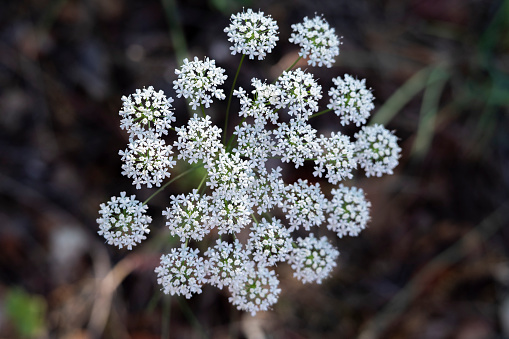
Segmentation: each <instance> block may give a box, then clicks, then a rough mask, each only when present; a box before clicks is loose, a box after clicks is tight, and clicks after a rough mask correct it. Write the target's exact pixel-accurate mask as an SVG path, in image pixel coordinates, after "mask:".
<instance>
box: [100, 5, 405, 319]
mask: <svg viewBox="0 0 509 339" xmlns="http://www.w3.org/2000/svg"><path fill="white" fill-rule="evenodd" d="M292 29H293V33H292V34H291V37H290V42H292V43H295V44H297V45H298V46H300V52H299V59H300V58H306V59H307V61H308V64H309V65H311V66H316V65H317V66H326V67H331V66H332V63H333V62H334V59H335V57H337V56H338V55H339V46H340V44H341V41H340V38H339V37H338V36H337V35H336V34H335V31H334V29H333V28H331V27H329V24H328V23H327V21H326V20H325V19H324V18H323V17H322V16H316V17H314V18H313V19H308V18H307V17H306V18H304V20H303V22H302V23H298V24H295V25H292ZM225 32H226V33H227V36H228V40H229V41H230V42H231V43H232V46H231V48H230V49H231V53H232V54H233V55H236V54H242V59H241V64H242V60H243V58H244V56H246V55H247V56H248V57H249V58H250V59H255V57H256V58H257V59H258V60H263V59H264V58H265V56H266V54H267V53H270V52H271V51H272V49H273V48H274V47H275V46H276V42H277V41H278V40H279V38H278V26H277V24H276V22H275V21H274V20H273V19H272V18H271V17H270V16H266V15H264V13H262V12H254V11H252V10H251V9H248V10H247V11H243V12H242V13H238V14H236V15H232V17H231V23H230V25H229V26H228V27H227V28H225ZM238 70H240V67H239V68H238ZM237 72H238V71H237ZM175 74H176V76H177V77H176V79H175V81H174V82H173V84H174V90H175V92H176V96H177V97H178V98H180V97H184V98H186V99H187V100H188V102H189V105H190V106H191V107H192V109H193V110H195V109H198V112H197V114H194V115H193V116H192V117H191V118H190V119H189V120H188V121H187V122H186V123H185V124H183V125H182V126H181V127H176V126H174V123H175V117H174V114H173V108H172V105H171V104H172V102H173V99H172V98H170V97H167V96H166V95H165V94H164V93H163V92H162V91H156V90H154V88H153V87H152V86H149V87H147V88H143V89H141V90H140V89H139V90H136V93H134V94H131V95H129V96H127V97H126V96H124V97H122V101H123V106H122V109H121V110H120V112H119V113H120V117H121V120H120V127H121V128H122V129H124V130H126V132H127V133H128V134H129V143H128V145H127V148H126V149H125V150H121V151H120V152H119V154H120V155H121V158H122V162H123V163H122V174H123V175H125V176H127V177H129V178H131V179H132V180H133V185H134V186H135V187H136V188H137V189H140V188H141V187H142V186H147V187H148V188H150V187H152V186H156V187H160V186H163V187H162V188H164V187H166V185H167V184H169V183H171V180H169V181H168V180H167V179H169V178H170V177H171V175H172V172H171V171H170V170H171V169H172V168H173V167H174V166H175V165H176V162H177V161H181V162H187V163H189V164H193V166H195V167H193V168H198V167H203V168H204V169H205V176H204V177H203V180H202V181H201V183H200V184H199V185H197V187H196V188H195V189H193V190H192V191H191V192H188V193H184V194H178V195H172V196H170V197H169V205H168V207H167V208H166V209H165V210H164V211H163V216H165V217H166V220H167V221H166V226H167V227H168V228H169V231H170V235H171V236H173V237H177V238H178V239H179V240H180V246H177V247H175V248H172V249H171V250H170V251H169V253H167V254H163V255H162V256H161V263H160V265H159V266H158V267H157V268H156V269H155V272H156V273H157V281H158V283H159V284H160V285H161V289H162V291H163V292H164V293H167V294H171V295H183V296H185V297H186V298H190V297H191V296H192V295H193V294H196V293H201V292H202V286H203V285H204V284H206V283H209V284H211V285H213V286H216V287H218V288H221V289H222V288H225V287H226V288H227V289H228V290H229V293H230V298H229V301H230V302H231V303H232V304H233V305H235V306H236V307H237V308H238V309H239V310H244V311H248V312H250V313H251V314H255V313H256V312H258V311H261V310H263V311H265V310H268V309H269V308H270V307H271V306H272V305H274V303H276V301H277V300H278V297H279V294H280V292H281V289H280V287H279V280H278V275H277V273H276V271H275V267H276V266H277V265H278V264H281V263H284V262H287V263H288V264H289V265H290V266H291V268H292V269H293V271H294V276H295V278H297V279H299V280H300V281H302V282H303V283H318V284H320V283H321V282H322V281H323V280H324V279H325V278H327V277H328V276H329V275H330V274H331V272H332V270H333V268H334V267H335V266H336V259H337V257H338V255H339V252H338V250H337V249H336V248H334V246H333V245H332V244H331V243H330V242H329V240H328V238H327V237H326V236H325V235H323V232H321V230H323V228H321V226H323V225H326V228H325V230H327V229H328V230H330V231H332V232H334V233H336V234H337V236H338V237H339V238H341V237H344V236H357V235H358V234H359V233H360V232H361V231H362V230H363V229H364V228H366V225H367V223H368V221H369V218H370V217H369V209H370V206H371V204H370V202H369V201H367V200H366V197H365V194H364V192H363V190H362V189H360V188H356V187H348V186H346V185H344V184H343V181H344V180H345V179H351V178H352V177H353V171H354V170H356V169H358V168H360V169H363V170H364V172H365V174H366V176H368V177H369V176H381V175H383V174H392V173H393V169H394V168H395V167H396V165H397V164H398V159H399V157H400V151H401V149H400V148H399V146H398V144H397V138H396V136H395V135H394V134H393V133H391V132H390V131H388V130H387V129H385V127H383V126H382V125H373V126H362V125H364V124H365V123H366V122H367V119H368V118H369V116H370V112H371V110H372V109H373V108H374V105H373V100H374V98H373V95H372V93H371V90H370V89H368V88H366V81H365V79H362V80H357V79H355V78H353V77H352V76H350V75H348V74H345V75H344V76H342V77H341V76H338V77H336V78H334V79H332V81H333V83H334V87H332V88H330V89H329V91H328V94H329V104H328V105H327V108H326V109H324V110H323V111H319V100H320V99H321V98H322V96H323V94H322V87H321V86H320V85H319V84H318V82H317V81H316V79H315V78H314V76H313V75H312V74H311V73H309V72H308V71H306V70H302V69H300V68H297V69H293V66H292V67H290V68H289V69H288V70H286V71H283V72H282V74H281V75H280V76H279V77H278V78H277V79H275V80H274V81H273V82H272V83H268V82H267V81H265V80H262V79H256V78H253V79H252V81H251V85H252V89H250V90H245V89H243V88H242V87H238V88H235V83H234V84H233V86H232V90H231V94H232V95H233V97H236V98H238V100H239V102H240V108H239V110H238V114H239V116H240V117H241V118H242V119H243V120H242V123H241V124H239V125H238V126H236V127H235V129H234V132H233V134H232V135H230V136H227V135H224V134H223V131H222V129H221V128H219V127H217V126H215V125H214V124H213V123H212V120H211V119H210V116H209V115H207V111H206V109H207V108H209V107H210V105H211V104H213V102H214V100H216V99H217V100H224V99H225V98H226V95H225V94H224V91H223V89H222V88H221V86H222V85H223V84H224V81H225V80H226V78H227V75H226V72H225V70H224V69H222V68H221V67H218V66H216V64H215V61H214V60H212V59H209V58H207V57H205V58H204V59H203V60H200V59H199V58H197V57H195V58H194V59H193V60H192V61H189V60H188V59H185V60H184V62H183V65H182V67H181V68H180V69H177V70H175ZM229 100H231V96H230V98H229ZM229 106H230V105H229V104H228V107H229ZM329 111H330V112H334V113H335V114H336V115H338V116H339V117H340V120H341V125H347V124H349V123H354V124H355V125H356V126H357V127H361V126H362V127H361V129H360V130H359V131H358V132H357V133H355V135H354V138H353V140H352V139H351V138H350V137H349V136H347V135H345V134H342V133H341V132H340V131H335V132H332V133H330V135H323V134H320V135H319V134H318V131H317V130H316V129H314V128H313V127H312V126H311V125H310V124H309V120H310V119H312V118H315V117H317V116H319V115H321V114H323V113H327V112H329ZM227 114H228V113H227ZM285 115H287V116H286V117H285ZM227 117H228V115H226V118H227ZM171 131H174V132H175V137H174V138H173V140H174V141H173V143H170V144H167V143H166V141H165V139H164V137H165V136H167V135H169V134H170V132H171ZM222 137H223V138H222ZM222 139H223V141H222ZM174 152H175V153H176V155H175V156H176V158H174ZM274 158H276V159H280V161H281V162H283V163H291V164H293V165H294V166H295V168H298V167H300V166H303V165H304V163H305V162H312V163H314V172H313V175H314V176H315V177H318V178H322V177H323V178H324V179H326V180H327V181H328V182H329V183H330V185H332V186H333V188H332V189H331V190H330V191H329V192H323V190H322V187H321V186H320V184H319V183H318V182H315V183H312V182H310V181H308V180H302V179H298V180H297V181H295V182H293V183H288V182H285V181H284V180H283V175H282V169H281V167H279V166H276V167H270V166H269V165H268V159H274ZM272 163H273V162H271V164H272ZM165 181H166V183H165ZM163 183H164V185H163ZM162 188H161V189H160V190H159V191H158V192H160V191H161V190H162ZM148 200H150V198H149V199H148ZM148 200H147V201H145V202H144V203H142V202H140V201H138V200H137V199H136V197H135V196H134V195H132V196H130V197H128V196H127V195H126V193H125V192H122V193H120V196H118V197H112V198H111V200H110V201H108V202H107V203H105V204H101V205H100V211H99V214H100V218H98V219H97V222H98V224H99V232H98V233H99V234H100V235H102V236H104V238H105V239H106V241H107V242H108V244H110V245H114V246H118V247H119V248H122V247H126V248H127V249H129V250H131V249H132V247H133V246H136V245H137V244H138V243H140V242H141V241H142V240H145V239H146V235H147V234H148V233H149V224H150V222H151V221H152V219H151V217H150V216H148V215H147V214H146V213H147V209H148V207H147V202H148ZM325 232H327V231H325ZM318 233H322V235H321V236H318V235H317V234H318ZM241 234H242V236H239V235H241ZM239 239H247V240H246V241H243V242H241V241H240V240H239ZM197 242H204V243H203V244H200V246H198V245H197ZM198 247H200V248H204V247H208V249H207V250H205V251H204V252H203V253H200V251H199V250H198Z"/></svg>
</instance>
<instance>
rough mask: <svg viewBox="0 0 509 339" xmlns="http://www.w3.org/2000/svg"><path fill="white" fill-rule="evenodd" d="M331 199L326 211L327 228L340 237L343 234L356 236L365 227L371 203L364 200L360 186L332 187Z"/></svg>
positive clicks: (341, 185)
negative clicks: (327, 214) (327, 215)
mask: <svg viewBox="0 0 509 339" xmlns="http://www.w3.org/2000/svg"><path fill="white" fill-rule="evenodd" d="M331 193H332V196H333V197H332V200H331V201H330V203H329V207H328V208H327V212H329V213H330V214H329V218H328V219H327V221H328V222H329V224H328V225H327V228H328V229H329V230H331V231H333V232H336V233H337V234H338V237H340V238H342V237H343V236H345V235H349V236H357V235H359V233H360V232H361V231H362V230H363V229H365V228H366V225H367V223H368V221H369V208H370V207H371V203H370V202H369V201H367V200H366V197H365V195H364V191H363V190H362V188H357V187H350V188H349V187H346V186H343V184H340V185H339V187H338V188H337V189H332V191H331Z"/></svg>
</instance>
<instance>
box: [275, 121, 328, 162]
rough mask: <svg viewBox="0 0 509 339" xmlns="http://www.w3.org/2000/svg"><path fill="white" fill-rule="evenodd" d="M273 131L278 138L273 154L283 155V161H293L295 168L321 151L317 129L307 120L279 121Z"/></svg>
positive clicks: (276, 155)
mask: <svg viewBox="0 0 509 339" xmlns="http://www.w3.org/2000/svg"><path fill="white" fill-rule="evenodd" d="M272 133H273V134H274V136H275V138H276V146H275V148H274V149H273V152H272V156H274V157H278V156H281V161H283V162H293V163H294V164H295V168H299V167H300V166H303V165H304V161H305V160H306V159H313V158H314V157H315V156H316V154H318V153H319V152H320V145H319V143H318V141H317V139H316V130H315V129H314V128H313V127H311V125H309V124H308V123H306V122H305V121H302V120H299V119H292V120H290V122H288V123H286V122H281V123H278V128H277V129H276V130H274V131H273V132H272Z"/></svg>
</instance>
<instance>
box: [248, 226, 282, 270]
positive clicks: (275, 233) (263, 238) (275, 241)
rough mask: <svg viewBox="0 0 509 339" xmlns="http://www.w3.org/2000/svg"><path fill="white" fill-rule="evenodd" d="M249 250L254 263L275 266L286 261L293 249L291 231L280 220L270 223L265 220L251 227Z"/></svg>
mask: <svg viewBox="0 0 509 339" xmlns="http://www.w3.org/2000/svg"><path fill="white" fill-rule="evenodd" d="M248 248H249V249H250V250H251V253H252V255H253V260H254V261H256V262H260V263H261V264H263V265H267V266H274V265H275V264H276V263H277V262H282V261H285V260H286V257H287V254H288V253H289V252H290V251H291V249H292V238H291V236H290V231H288V229H287V228H286V227H284V226H283V224H281V221H280V220H278V219H273V220H272V221H271V222H269V221H267V220H265V218H263V219H262V220H261V221H260V222H259V223H254V224H253V226H252V227H251V233H250V234H249V241H248Z"/></svg>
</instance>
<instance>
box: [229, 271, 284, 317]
mask: <svg viewBox="0 0 509 339" xmlns="http://www.w3.org/2000/svg"><path fill="white" fill-rule="evenodd" d="M245 265H246V267H248V269H246V270H245V274H244V275H238V276H237V277H236V279H234V280H233V281H232V283H231V285H229V286H228V289H229V290H230V293H231V294H232V296H231V297H230V298H229V299H228V300H229V301H230V303H231V304H232V305H235V306H237V309H238V310H241V311H247V312H251V315H253V316H254V315H255V314H256V312H258V311H268V310H269V308H270V307H271V306H272V305H273V304H275V303H276V302H277V300H278V298H279V294H280V293H281V289H280V288H279V280H278V278H277V275H276V273H275V272H274V271H271V270H269V269H268V268H267V267H265V266H260V265H256V266H255V265H254V263H251V264H248V263H245Z"/></svg>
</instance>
